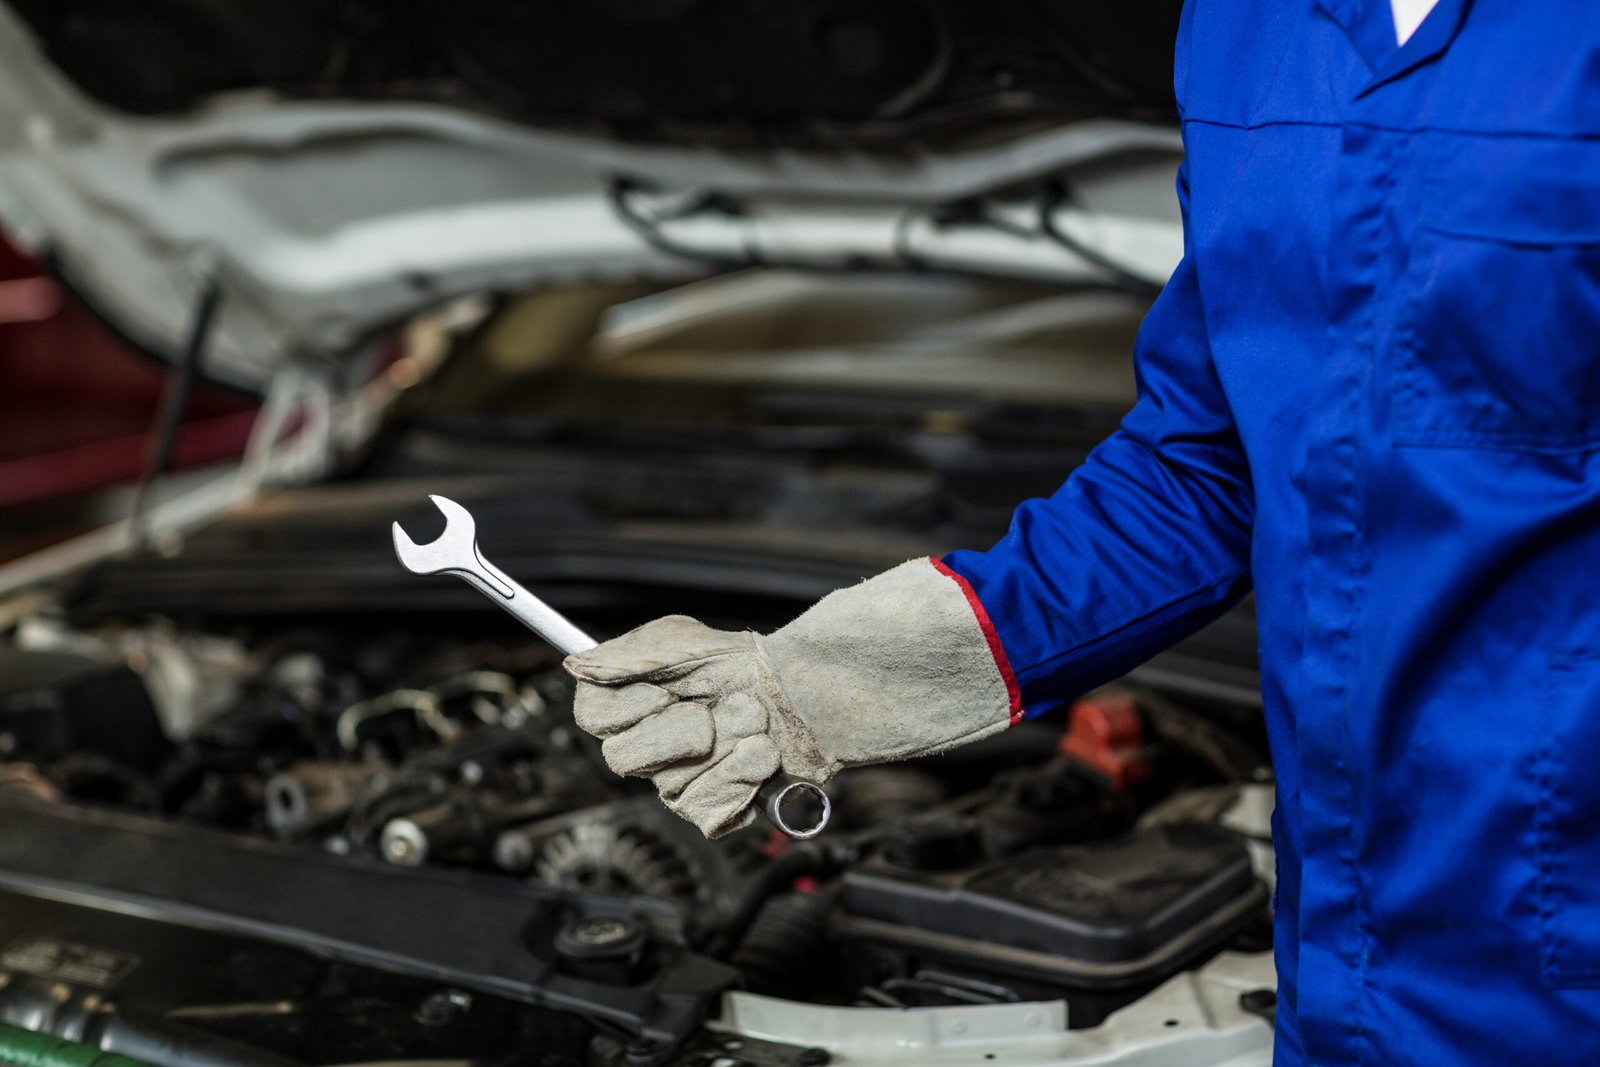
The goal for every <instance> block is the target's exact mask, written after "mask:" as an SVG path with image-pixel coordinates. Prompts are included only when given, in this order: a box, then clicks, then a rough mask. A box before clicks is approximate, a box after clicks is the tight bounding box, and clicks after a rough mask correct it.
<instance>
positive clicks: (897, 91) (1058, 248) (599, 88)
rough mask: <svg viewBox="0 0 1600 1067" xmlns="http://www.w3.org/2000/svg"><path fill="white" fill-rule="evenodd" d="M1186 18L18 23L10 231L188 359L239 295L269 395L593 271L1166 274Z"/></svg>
mask: <svg viewBox="0 0 1600 1067" xmlns="http://www.w3.org/2000/svg"><path fill="white" fill-rule="evenodd" d="M1174 6H1175V5H1173V4H1171V3H1168V2H1165V0H1162V2H1160V3H1154V2H1152V3H1148V4H1140V5H1133V6H1132V7H1125V8H1122V9H1119V10H1121V12H1122V13H1121V14H1112V15H1107V14H1105V13H1104V12H1098V13H1096V9H1098V8H1107V9H1109V8H1112V7H1117V5H1109V4H1101V5H1095V7H1094V8H1090V7H1087V6H1085V5H1071V4H1068V5H1032V4H1011V5H1000V6H999V7H998V8H996V9H995V10H994V12H992V13H991V16H990V17H989V18H988V19H987V20H985V19H977V18H976V16H975V15H974V14H973V13H974V12H977V11H978V10H979V9H978V8H975V7H971V5H962V4H942V3H935V2H932V0H928V2H924V3H894V4H884V5H870V6H868V7H867V10H866V12H865V13H863V12H862V10H861V8H862V5H859V4H857V5H840V4H822V3H797V4H775V3H751V4H748V5H713V4H702V3H696V2H694V0H654V2H649V3H640V4H619V3H597V4H592V5H581V4H568V3H547V4H532V5H525V4H518V5H505V4H490V3H486V2H482V0H470V2H466V3H455V4H452V5H442V4H431V3H430V4H416V5H380V6H373V5H362V4H332V3H326V2H312V0H299V2H295V3H289V4H285V5H271V6H270V8H263V7H261V6H259V5H237V4H221V3H216V2H199V0H195V2H164V3H160V4H128V3H112V2H98V3H50V4H44V3H37V2H13V3H11V4H9V5H0V225H4V226H5V227H6V228H7V229H8V230H10V231H11V232H12V233H13V234H14V235H15V236H16V237H17V238H18V239H19V240H21V241H22V242H24V243H25V244H27V245H29V246H30V247H31V248H33V249H34V250H36V251H37V252H39V253H40V254H42V255H43V256H44V257H45V258H46V259H47V260H48V261H49V262H50V263H51V264H52V265H53V267H54V268H55V270H56V271H57V272H58V273H59V274H60V275H61V276H62V277H63V278H64V279H65V280H66V281H67V282H68V283H69V284H70V285H71V286H72V287H73V288H74V289H76V290H77V292H78V293H79V294H80V295H81V296H82V297H83V298H84V299H85V300H86V301H87V302H88V303H89V304H90V305H91V306H92V307H94V308H95V309H96V310H97V311H98V312H99V313H100V314H101V315H102V316H103V317H105V318H106V319H107V320H108V321H109V322H110V323H111V324H112V325H113V326H114V327H115V328H117V329H118V330H119V331H121V332H122V333H123V334H124V335H126V336H127V337H128V338H130V339H131V340H132V341H134V342H135V343H137V344H138V345H140V346H141V347H143V348H145V349H147V350H149V351H151V352H154V353H155V354H157V355H160V356H163V357H168V358H171V357H173V356H175V355H176V354H177V353H178V352H180V351H182V350H183V349H184V347H185V339H186V336H187V334H188V332H189V331H190V329H191V327H192V323H193V322H194V321H195V320H196V317H197V309H199V308H200V307H202V306H203V305H204V304H205V303H206V302H207V300H206V298H207V295H208V294H212V293H214V294H215V296H216V298H217V299H216V302H215V309H216V310H215V314H214V316H213V317H212V321H211V326H210V333H209V335H208V340H207V345H206V372H207V373H208V374H209V375H210V376H213V377H216V378H219V379H221V380H224V381H227V382H229V383H231V384H235V385H240V386H244V387H247V388H261V387H262V386H263V385H264V384H265V383H266V382H267V381H269V380H270V379H271V378H272V377H273V376H274V374H276V373H277V372H278V371H279V370H280V369H281V368H283V367H284V366H287V365H294V366H296V367H298V368H300V369H302V370H304V369H307V368H311V369H316V368H319V367H320V368H323V369H324V371H325V372H326V374H327V375H328V376H330V377H332V378H337V376H338V375H339V374H340V373H341V368H342V366H343V357H345V356H346V355H347V354H349V353H351V352H353V351H358V350H360V349H362V348H363V346H364V342H366V341H368V340H370V339H371V338H373V337H375V336H378V335H380V334H381V333H383V332H384V331H386V330H388V329H390V328H392V327H393V326H395V325H396V324H398V323H400V322H401V321H403V320H405V319H406V318H408V317H410V316H411V315H414V314H415V313H417V312H418V311H420V310H423V309H426V308H428V307H431V306H437V305H439V304H441V303H443V302H446V301H448V300H451V299H453V298H456V297H460V296H463V295H467V294H477V293H485V292H507V291H517V290H523V289H527V288H531V287H535V286H544V285H558V284H564V283H567V282H572V281H580V282H591V281H647V282H651V283H662V284H670V283H673V282H676V281H681V280H685V279H689V278H693V277H696V276H700V275H703V274H706V273H710V272H715V271H719V270H723V269H727V268H730V267H735V266H744V265H749V264H752V263H755V264H764V263H777V264H785V265H796V266H801V267H811V268H824V269H862V268H867V269H889V270H929V269H932V270H956V271H965V272H976V273H980V274H987V275H995V276H1006V277H1018V278H1032V279H1045V280H1060V281H1063V282H1109V283H1112V284H1117V285H1122V286H1135V287H1137V286H1145V287H1153V286H1155V285H1158V284H1159V283H1160V282H1161V281H1162V280H1164V278H1165V276H1166V274H1167V273H1168V272H1169V271H1170V270H1171V267H1172V266H1173V264H1174V263H1175V262H1176V260H1177V258H1178V255H1179V254H1180V251H1181V234H1180V232H1179V226H1178V222H1177V218H1176V209H1175V207H1174V205H1173V204H1172V197H1171V193H1170V188H1171V180H1172V174H1173V171H1174V169H1175V167H1176V163H1177V160H1178V158H1179V154H1180V146H1179V139H1178V134H1177V131H1176V128H1175V126H1174V125H1173V124H1172V123H1171V122H1170V121H1168V120H1167V118H1166V117H1165V116H1166V114H1167V108H1168V107H1169V106H1170V94H1169V91H1168V89H1167V84H1168V78H1167V75H1166V73H1165V71H1166V70H1167V69H1168V65H1169V64H1170V58H1171V33H1172V26H1171V25H1170V24H1169V20H1168V19H1167V17H1166V16H1168V15H1169V14H1170V12H1168V11H1167V10H1166V9H1168V8H1172V7H1174ZM391 9H392V10H391ZM1135 9H1137V11H1135ZM983 10H985V11H988V10H989V7H988V6H986V7H985V8H984V9H983ZM1157 16H1160V17H1157ZM980 27H981V28H980ZM1028 31H1031V33H1030V32H1028ZM851 71H855V72H856V73H855V75H853V76H852V75H851V74H850V72H851ZM1151 71H1160V72H1161V74H1160V76H1159V78H1158V77H1157V76H1156V75H1154V74H1152V73H1151Z"/></svg>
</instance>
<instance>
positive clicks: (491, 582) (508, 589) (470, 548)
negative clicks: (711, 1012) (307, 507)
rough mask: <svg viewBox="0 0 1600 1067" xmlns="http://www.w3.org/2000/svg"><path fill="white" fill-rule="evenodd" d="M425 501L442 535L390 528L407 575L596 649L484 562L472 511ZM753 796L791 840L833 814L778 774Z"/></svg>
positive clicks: (801, 784)
mask: <svg viewBox="0 0 1600 1067" xmlns="http://www.w3.org/2000/svg"><path fill="white" fill-rule="evenodd" d="M428 499H429V500H432V501H433V503H434V506H435V507H437V508H438V509H439V510H440V512H442V513H443V514H444V519H445V523H444V533H442V534H440V535H439V536H438V537H437V538H435V539H434V540H432V541H430V542H428V543H427V544H425V545H419V544H417V543H416V542H415V541H413V540H412V539H411V537H410V536H409V535H408V534H407V533H406V532H405V530H404V529H402V528H401V526H400V524H399V523H398V522H397V523H395V524H394V526H393V528H392V530H393V534H394V552H395V555H396V556H398V557H400V563H401V565H402V566H404V567H405V569H406V570H408V571H410V572H411V573H413V574H453V575H455V576H456V577H457V578H460V579H461V580H462V581H464V582H466V583H467V584H468V585H470V586H472V587H473V588H474V589H476V590H477V591H478V592H480V593H482V594H483V595H484V596H486V597H488V598H489V599H490V600H492V601H494V602H495V603H496V604H498V605H500V607H502V608H504V609H505V610H506V611H508V612H510V613H511V614H512V615H513V616H515V617H516V619H517V621H519V622H521V623H522V624H523V625H524V626H526V627H527V628H528V629H530V630H532V631H533V632H534V633H536V634H538V635H539V636H540V637H542V638H544V639H545V640H546V641H548V642H550V644H552V645H554V646H555V647H556V649H558V650H559V651H560V652H562V653H563V654H565V655H569V656H570V655H572V654H573V653H574V652H587V651H588V650H589V649H591V648H594V647H595V646H596V645H597V644H599V642H598V641H596V640H595V639H594V638H592V637H590V636H589V635H588V634H586V633H584V632H583V631H582V630H580V629H579V628H578V627H577V626H575V625H573V623H572V621H571V620H570V619H568V618H567V617H566V616H565V615H563V614H561V613H560V612H559V611H557V610H556V609H555V608H552V607H551V606H550V605H549V604H546V603H545V602H544V601H542V600H540V599H539V598H538V597H536V596H534V595H533V594H532V593H530V592H528V590H527V589H525V588H524V587H523V586H522V585H521V584H520V583H518V582H517V581H516V579H514V578H512V577H511V576H510V575H508V574H506V572H505V571H502V570H501V569H500V568H499V567H496V566H495V565H494V564H493V563H490V562H489V561H488V560H487V559H484V557H483V553H482V552H481V551H479V549H478V524H477V523H476V522H475V521H474V520H473V518H472V512H470V511H468V510H467V509H466V508H464V507H462V506H461V505H460V504H457V503H456V502H455V501H454V500H450V499H449V498H447V497H442V496H437V495H430V496H429V497H428ZM800 794H809V795H810V796H811V797H812V798H813V799H814V800H815V801H816V805H817V809H818V814H817V816H816V819H815V821H814V822H812V823H811V825H809V826H793V825H791V824H790V823H789V822H788V820H787V819H785V818H784V814H783V809H784V806H785V805H786V804H787V803H788V802H789V801H790V800H793V799H795V798H796V797H798V796H799V795H800ZM756 796H757V799H758V800H759V801H760V803H761V810H762V811H763V812H765V813H766V816H767V818H768V819H769V820H771V822H772V825H774V826H776V827H777V828H778V829H779V830H782V831H783V832H784V833H786V834H788V835H789V836H790V837H792V838H794V839H795V840H797V841H805V840H809V839H810V838H813V837H816V836H817V835H818V834H820V833H821V832H822V831H823V830H824V829H825V828H826V827H827V825H828V819H829V818H830V817H831V816H832V814H833V804H832V802H831V801H830V800H829V799H828V794H827V792H826V791H825V790H824V789H823V788H822V787H821V786H819V785H817V784H816V783H814V782H807V781H804V780H802V779H799V778H790V777H788V776H786V775H783V774H781V773H780V774H778V775H774V776H773V777H772V778H771V779H769V780H768V781H767V783H766V784H765V785H763V786H762V787H761V789H760V790H759V791H758V792H757V794H756Z"/></svg>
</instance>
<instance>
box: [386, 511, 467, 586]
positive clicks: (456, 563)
mask: <svg viewBox="0 0 1600 1067" xmlns="http://www.w3.org/2000/svg"><path fill="white" fill-rule="evenodd" d="M428 499H429V500H431V501H433V505H434V507H436V508H438V509H439V510H440V512H442V513H443V514H444V533H442V534H440V535H439V536H438V537H436V538H434V539H433V540H432V541H429V542H428V543H427V544H425V545H419V544H417V543H416V542H415V541H413V540H412V539H411V536H410V535H409V534H407V533H406V532H405V530H404V529H402V528H401V526H400V524H399V523H398V522H397V523H395V524H394V525H393V526H392V527H391V532H392V533H393V534H394V554H395V555H396V556H398V557H400V563H401V564H402V565H403V566H404V567H405V569H406V570H408V571H411V572H412V573H413V574H443V573H445V572H446V571H455V572H461V571H470V570H473V569H475V565H476V564H477V561H478V524H477V523H475V522H473V521H472V512H470V511H468V510H467V509H466V508H464V507H462V506H461V505H460V504H457V503H456V502H455V501H454V500H451V499H450V498H449V497H443V496H433V495H430V496H429V497H428Z"/></svg>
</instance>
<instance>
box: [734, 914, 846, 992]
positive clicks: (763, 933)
mask: <svg viewBox="0 0 1600 1067" xmlns="http://www.w3.org/2000/svg"><path fill="white" fill-rule="evenodd" d="M833 906H834V901H833V898H832V897H831V896H830V895H828V894H826V893H792V892H791V893H783V894H781V895H779V896H775V897H773V898H772V899H771V900H769V901H767V903H766V905H765V906H764V907H763V908H762V909H761V911H760V912H759V913H758V914H757V915H756V919H755V922H753V923H751V924H750V929H749V930H748V931H747V932H746V933H745V935H744V940H743V941H741V942H740V944H739V947H738V949H737V950H736V951H735V952H734V953H733V956H732V958H731V960H730V962H731V963H732V964H733V966H734V967H736V968H738V969H739V971H740V973H741V974H743V975H744V986H745V988H746V989H748V990H749V991H750V992H752V993H761V994H763V995H765V996H773V997H785V996H800V995H803V994H805V993H806V992H808V991H809V990H811V989H814V988H815V987H816V985H817V984H818V983H819V982H820V981H821V980H822V979H823V977H824V976H825V975H826V972H827V970H828V968H829V967H830V966H831V965H832V964H831V961H830V960H829V958H828V955H827V953H825V952H823V951H822V946H823V943H824V942H825V940H826V938H827V933H828V918H829V916H830V915H832V913H833Z"/></svg>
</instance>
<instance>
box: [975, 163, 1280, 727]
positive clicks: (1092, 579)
mask: <svg viewBox="0 0 1600 1067" xmlns="http://www.w3.org/2000/svg"><path fill="white" fill-rule="evenodd" d="M1186 173H1187V172H1186V171H1184V172H1182V173H1180V175H1179V180H1178V197H1179V201H1180V204H1181V205H1182V208H1183V215H1184V228H1185V233H1186V235H1187V230H1188V212H1189V206H1188V191H1187V182H1186ZM1134 360H1135V364H1136V367H1137V372H1138V386H1139V400H1138V403H1137V404H1136V405H1135V406H1134V408H1133V410H1132V411H1130V412H1129V414H1128V416H1127V417H1126V418H1125V419H1124V420H1123V422H1122V425H1121V427H1120V428H1119V429H1118V430H1117V432H1116V433H1114V434H1113V435H1112V436H1111V437H1110V438H1108V439H1107V440H1106V441H1105V442H1104V443H1102V444H1101V445H1100V446H1099V447H1097V448H1096V449H1095V450H1094V451H1093V452H1092V453H1091V454H1090V455H1089V458H1088V460H1087V461H1086V462H1085V463H1084V465H1083V466H1082V467H1080V468H1079V469H1078V470H1077V471H1075V472H1074V473H1073V474H1072V476H1071V478H1069V479H1068V480H1067V482H1066V484H1065V485H1063V486H1062V487H1061V488H1060V489H1058V490H1057V491H1056V492H1055V493H1054V494H1053V495H1052V496H1050V497H1049V498H1047V499H1042V500H1030V501H1028V502H1026V503H1024V504H1023V505H1022V506H1021V507H1019V508H1017V510H1016V513H1015V515H1014V516H1013V518H1012V520H1011V530H1010V532H1009V533H1008V534H1006V536H1005V538H1004V539H1003V540H1002V541H1000V543H999V544H997V545H995V546H994V547H993V548H991V549H990V550H989V551H987V552H972V551H960V552H954V553H951V554H950V555H949V556H947V557H945V560H944V562H945V563H946V564H947V565H948V566H949V568H950V569H951V570H953V571H955V572H956V573H957V574H958V575H960V576H961V577H963V578H965V579H966V581H967V583H968V584H969V585H970V586H971V589H972V591H973V593H974V594H975V595H976V597H977V599H978V600H979V602H980V603H981V605H982V607H983V609H984V612H986V613H987V614H988V616H989V621H990V622H991V623H992V626H993V628H994V631H995V635H996V636H997V637H998V639H999V643H1000V645H1001V647H1002V649H1003V651H1004V655H1005V659H1006V660H1007V661H1009V667H1010V671H1011V673H1012V674H1013V675H1014V676H1015V678H1016V683H1017V686H1018V689H1019V690H1020V697H1021V703H1022V708H1023V711H1024V714H1025V715H1027V716H1033V715H1038V714H1041V713H1043V712H1045V711H1048V710H1050V709H1051V708H1054V707H1056V706H1059V705H1060V704H1062V703H1064V702H1066V701H1069V700H1072V699H1074V698H1075V697H1077V696H1079V695H1080V694H1082V693H1084V692H1086V691H1087V690H1089V689H1092V688H1094V687H1095V686H1097V685H1101V684H1104V683H1105V682H1108V681H1111V680H1113V679H1115V678H1117V677H1119V676H1121V675H1122V674H1125V673H1126V672H1127V671H1129V670H1130V669H1132V668H1133V667H1135V666H1137V665H1138V664H1139V663H1141V662H1143V661H1144V660H1146V659H1148V658H1149V657H1150V656H1152V655H1154V654H1155V653H1156V652H1159V651H1161V650H1162V649H1163V648H1165V647H1166V646H1168V645H1170V644H1172V643H1173V642H1175V641H1177V640H1179V639H1180V638H1183V637H1185V636H1187V635H1188V634H1190V633H1192V632H1194V631H1195V630H1198V629H1199V628H1200V627H1201V626H1203V625H1205V624H1206V623H1207V622H1210V621H1211V620H1212V619H1214V618H1216V617H1217V616H1218V615H1221V614H1222V613H1223V612H1224V611H1226V610H1227V609H1228V608H1229V607H1230V606H1232V605H1233V604H1235V603H1237V602H1238V601H1239V600H1240V599H1241V598H1242V597H1243V596H1244V595H1245V594H1246V593H1247V592H1248V591H1249V587H1250V579H1249V559H1250V530H1251V525H1252V522H1253V519H1254V510H1255V508H1254V503H1255V502H1254V495H1253V490H1252V487H1251V482H1250V472H1249V468H1248V466H1247V464H1246V461H1245V454H1244V449H1243V447H1242V445H1241V444H1240V440H1239V434H1238V430H1237V428H1236V427H1235V425H1234V420H1233V415H1232V412H1231V411H1230V409H1229V406H1228V401H1227V398H1226V397H1225V396H1224V395H1223V390H1222V386H1221V383H1220V382H1219V381H1218V378H1217V374H1216V371H1215V369H1214V368H1213V366H1212V362H1211V351H1210V346H1209V343H1208V341H1207V337H1206V326H1205V314H1204V308H1203V305H1202V303H1201V297H1200V288H1199V285H1198V284H1197V282H1196V278H1195V267H1194V262H1193V259H1192V256H1191V255H1185V257H1184V259H1183V262H1181V263H1180V264H1179V265H1178V268H1177V270H1176V272H1175V273H1174V274H1173V276H1172V278H1171V280H1170V281H1169V282H1168V283H1167V286H1166V288H1165V289H1164V290H1163V291H1162V293H1161V295H1160V296H1159V297H1158V298H1157V299H1156V302H1155V305H1154V306H1153V307H1152V308H1151V310H1150V313H1149V314H1148V315H1147V316H1146V317H1145V320H1144V323H1143V325H1142V326H1141V327H1140V330H1139V336H1138V340H1137V342H1136V344H1135V348H1134ZM981 614H982V613H980V616H981ZM1003 670H1004V664H1002V671H1003Z"/></svg>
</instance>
